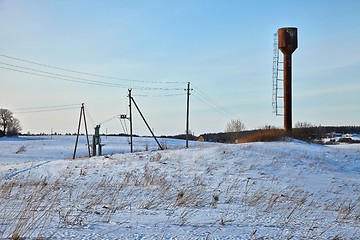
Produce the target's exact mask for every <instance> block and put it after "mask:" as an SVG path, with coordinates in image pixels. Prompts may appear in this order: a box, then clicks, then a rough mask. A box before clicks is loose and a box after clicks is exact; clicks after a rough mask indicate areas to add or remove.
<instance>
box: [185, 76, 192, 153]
mask: <svg viewBox="0 0 360 240" xmlns="http://www.w3.org/2000/svg"><path fill="white" fill-rule="evenodd" d="M185 90H187V94H186V148H188V147H189V110H190V109H189V108H190V102H189V101H190V90H192V89H190V82H188V84H187V89H185Z"/></svg>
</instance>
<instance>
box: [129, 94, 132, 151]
mask: <svg viewBox="0 0 360 240" xmlns="http://www.w3.org/2000/svg"><path fill="white" fill-rule="evenodd" d="M128 90H129V95H128V97H129V121H130V152H131V153H132V152H133V136H132V135H133V132H132V130H133V129H132V113H131V99H132V97H131V89H128Z"/></svg>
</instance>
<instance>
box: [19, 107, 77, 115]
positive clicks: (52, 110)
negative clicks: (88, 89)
mask: <svg viewBox="0 0 360 240" xmlns="http://www.w3.org/2000/svg"><path fill="white" fill-rule="evenodd" d="M78 108H79V107H63V108H52V109H43V110H29V111H19V112H16V111H14V113H15V114H23V113H40V112H57V111H63V110H70V109H78Z"/></svg>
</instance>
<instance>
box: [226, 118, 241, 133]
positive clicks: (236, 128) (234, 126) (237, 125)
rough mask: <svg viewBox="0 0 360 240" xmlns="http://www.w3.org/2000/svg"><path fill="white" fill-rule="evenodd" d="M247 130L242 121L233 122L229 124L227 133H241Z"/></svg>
mask: <svg viewBox="0 0 360 240" xmlns="http://www.w3.org/2000/svg"><path fill="white" fill-rule="evenodd" d="M244 129H245V124H244V123H243V122H242V121H241V120H240V119H237V120H234V119H233V120H231V121H230V122H228V123H227V125H226V129H225V132H241V131H243V130H244Z"/></svg>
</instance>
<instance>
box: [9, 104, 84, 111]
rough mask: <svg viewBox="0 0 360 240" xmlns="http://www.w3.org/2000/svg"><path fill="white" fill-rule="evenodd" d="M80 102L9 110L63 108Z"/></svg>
mask: <svg viewBox="0 0 360 240" xmlns="http://www.w3.org/2000/svg"><path fill="white" fill-rule="evenodd" d="M79 105H80V104H77V103H75V104H65V105H56V106H43V107H28V108H13V109H11V111H31V110H41V109H53V108H64V107H75V106H79Z"/></svg>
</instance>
